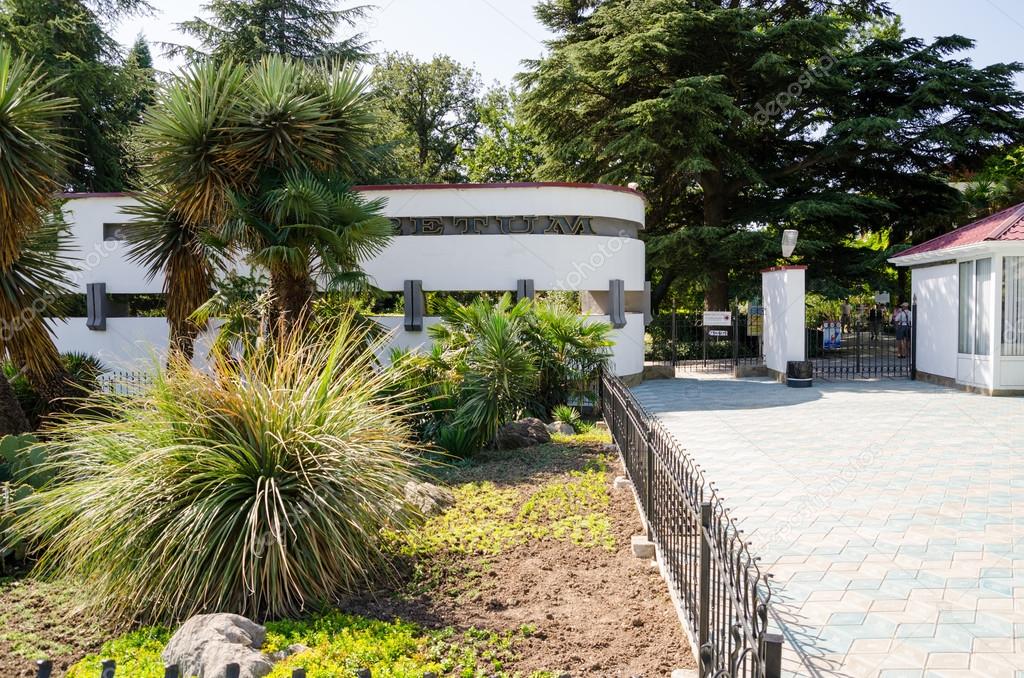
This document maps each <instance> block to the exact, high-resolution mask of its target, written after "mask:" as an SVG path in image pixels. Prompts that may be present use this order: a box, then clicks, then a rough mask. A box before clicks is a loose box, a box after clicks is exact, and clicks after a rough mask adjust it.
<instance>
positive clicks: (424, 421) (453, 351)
mask: <svg viewBox="0 0 1024 678" xmlns="http://www.w3.org/2000/svg"><path fill="white" fill-rule="evenodd" d="M438 303H442V302H440V301H439V302H438ZM441 313H442V318H443V322H442V323H441V324H439V325H435V326H433V327H432V328H431V329H430V333H431V337H432V339H433V340H434V346H433V349H432V351H431V353H430V354H428V355H426V356H416V355H412V354H408V353H405V354H397V353H396V354H393V355H392V363H393V364H395V365H401V366H402V367H403V368H410V369H409V370H408V371H407V374H413V375H415V377H414V378H413V382H414V384H413V385H412V386H411V388H413V389H414V390H417V391H419V392H420V393H421V394H422V402H424V403H429V404H430V407H429V409H426V410H424V411H423V412H421V426H420V431H421V433H422V435H424V436H425V437H426V438H428V439H430V440H432V441H433V442H434V443H435V444H437V445H439V446H440V447H442V448H444V449H445V450H447V451H449V452H450V453H452V454H456V455H458V456H466V455H467V454H469V453H471V452H474V451H476V450H478V449H480V447H481V446H483V445H486V444H487V443H489V442H490V441H491V440H492V439H493V437H494V435H495V433H496V432H497V430H498V428H499V427H500V426H501V425H503V424H505V423H508V422H509V421H512V420H514V419H517V418H519V417H521V416H523V415H524V414H531V415H534V416H539V417H547V416H548V413H549V411H550V409H551V407H553V406H554V405H556V404H558V403H562V402H565V401H566V400H569V399H572V398H585V397H587V396H588V395H590V394H591V393H590V391H591V384H592V382H593V377H594V375H595V372H596V370H597V369H598V368H599V367H601V366H603V365H605V364H606V363H607V361H608V358H609V356H610V351H609V347H610V346H611V341H610V340H609V338H608V337H609V334H610V332H611V327H610V326H609V325H608V324H607V323H601V322H592V321H590V320H587V319H585V318H580V317H579V316H578V314H576V313H575V312H574V311H570V310H569V309H567V308H564V307H562V306H560V305H558V304H555V303H550V302H531V301H529V300H522V301H519V302H517V303H513V302H512V298H511V296H510V295H508V294H505V295H503V296H502V297H501V299H499V300H498V302H497V303H493V304H492V303H491V302H490V301H488V300H487V299H478V300H477V301H475V302H473V303H471V304H467V305H462V304H459V303H458V302H457V301H455V300H454V299H447V300H444V303H443V305H442V308H441Z"/></svg>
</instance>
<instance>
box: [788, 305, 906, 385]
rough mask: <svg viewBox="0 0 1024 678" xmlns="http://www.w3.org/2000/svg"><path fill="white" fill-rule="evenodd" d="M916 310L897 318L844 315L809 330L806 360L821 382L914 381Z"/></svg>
mask: <svg viewBox="0 0 1024 678" xmlns="http://www.w3.org/2000/svg"><path fill="white" fill-rule="evenodd" d="M916 318H917V307H916V306H914V307H913V308H912V309H910V312H909V313H908V315H907V316H905V317H903V316H901V317H900V318H898V319H897V321H896V322H894V321H893V319H882V318H872V317H869V316H867V315H866V314H864V313H850V314H844V315H843V317H842V319H841V320H835V321H832V320H829V321H823V322H821V323H820V324H819V325H818V326H817V327H809V328H807V359H808V360H809V361H810V362H811V366H812V369H813V373H814V376H815V377H818V378H822V379H878V378H884V377H904V378H911V379H912V378H914V376H915V364H916V344H917V342H916V332H915V328H916V325H917V323H916Z"/></svg>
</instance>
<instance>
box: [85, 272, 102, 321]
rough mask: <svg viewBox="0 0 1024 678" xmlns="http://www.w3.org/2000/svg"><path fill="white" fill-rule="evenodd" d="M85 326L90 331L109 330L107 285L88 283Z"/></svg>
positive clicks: (86, 287)
mask: <svg viewBox="0 0 1024 678" xmlns="http://www.w3.org/2000/svg"><path fill="white" fill-rule="evenodd" d="M85 309H86V318H85V326H86V327H88V328H89V329H90V330H99V331H101V332H102V331H105V330H106V329H107V283H88V284H87V285H86V286H85Z"/></svg>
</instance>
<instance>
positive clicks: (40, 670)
mask: <svg viewBox="0 0 1024 678" xmlns="http://www.w3.org/2000/svg"><path fill="white" fill-rule="evenodd" d="M52 673H53V662H51V661H50V660H49V659H40V660H39V661H37V662H36V678H50V675H51V674H52Z"/></svg>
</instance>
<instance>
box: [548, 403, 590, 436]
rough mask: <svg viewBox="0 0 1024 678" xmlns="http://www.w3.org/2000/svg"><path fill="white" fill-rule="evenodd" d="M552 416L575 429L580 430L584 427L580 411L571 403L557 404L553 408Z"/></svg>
mask: <svg viewBox="0 0 1024 678" xmlns="http://www.w3.org/2000/svg"><path fill="white" fill-rule="evenodd" d="M551 416H552V417H553V418H554V420H555V421H560V422H562V423H563V424H568V425H569V426H572V428H573V430H574V431H579V430H580V429H581V428H582V427H583V418H582V417H581V416H580V411H579V410H577V409H576V408H575V407H572V406H570V405H555V406H554V407H553V408H552V409H551Z"/></svg>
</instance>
